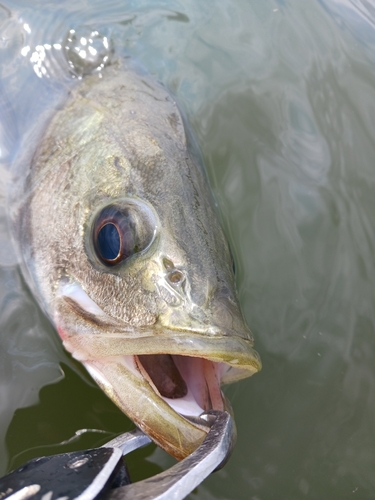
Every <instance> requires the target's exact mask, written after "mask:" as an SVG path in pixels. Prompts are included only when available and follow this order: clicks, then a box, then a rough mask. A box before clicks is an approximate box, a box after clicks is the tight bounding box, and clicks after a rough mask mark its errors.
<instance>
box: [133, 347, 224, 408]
mask: <svg viewBox="0 0 375 500" xmlns="http://www.w3.org/2000/svg"><path fill="white" fill-rule="evenodd" d="M135 362H136V365H137V367H138V369H139V371H140V372H141V374H142V376H143V377H144V378H145V379H146V380H147V381H148V383H149V384H150V385H151V386H152V388H153V389H154V391H155V392H156V393H157V394H158V395H159V396H160V397H162V398H163V399H164V400H165V401H167V402H168V403H169V405H170V406H172V408H174V409H175V410H176V411H178V412H179V413H181V414H182V415H186V416H199V414H200V412H204V411H209V410H223V409H224V403H223V396H222V393H221V390H220V379H219V370H220V366H219V364H218V363H214V362H212V361H209V360H207V359H204V358H198V357H197V358H193V357H190V356H179V355H171V354H144V355H139V356H135Z"/></svg>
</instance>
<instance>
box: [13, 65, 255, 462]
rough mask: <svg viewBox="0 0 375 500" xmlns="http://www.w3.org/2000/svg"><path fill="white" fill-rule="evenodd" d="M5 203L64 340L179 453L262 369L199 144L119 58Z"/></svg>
mask: <svg viewBox="0 0 375 500" xmlns="http://www.w3.org/2000/svg"><path fill="white" fill-rule="evenodd" d="M16 192H17V194H16V195H15V196H14V199H13V201H12V210H11V218H12V227H13V232H14V237H15V240H16V241H17V242H18V248H19V252H20V254H21V255H22V272H23V274H24V276H25V279H26V282H27V283H28V285H29V287H30V288H31V290H32V291H33V292H34V294H35V295H36V297H37V299H38V301H39V303H40V305H41V307H42V308H43V310H44V311H45V313H46V314H47V316H48V317H49V318H50V320H51V321H52V323H53V324H54V325H55V326H56V329H57V331H58V334H59V336H60V337H61V340H62V342H63V345H64V347H65V349H66V350H67V351H68V352H69V353H71V355H72V356H73V357H74V358H75V359H77V360H78V361H80V362H81V363H83V365H84V366H85V367H86V369H87V370H88V372H89V373H90V375H91V376H92V378H93V379H94V380H95V381H96V383H97V384H98V385H99V386H100V387H101V388H102V389H103V391H104V392H105V393H106V394H107V396H109V398H110V399H111V400H112V401H113V402H114V403H115V404H116V405H117V406H118V407H119V408H120V409H121V410H122V411H123V412H124V413H125V414H126V415H127V416H128V417H129V418H130V419H131V420H132V421H133V422H134V423H135V424H136V425H137V426H138V427H139V428H140V429H142V431H144V432H145V433H146V434H147V435H148V436H150V437H151V439H152V440H153V441H154V442H156V443H157V444H158V445H159V446H160V447H161V448H163V449H164V450H166V451H167V452H168V453H170V454H171V455H173V456H174V457H176V458H177V459H179V460H180V459H183V458H184V457H186V456H188V455H189V454H190V453H192V452H193V451H194V450H195V449H197V447H198V446H199V445H200V444H201V443H202V442H203V440H204V438H205V436H206V435H207V432H208V427H207V425H206V424H205V421H204V420H203V419H202V418H200V415H202V414H203V413H204V412H208V411H210V410H219V411H224V410H228V409H230V403H229V401H227V399H226V397H225V396H224V395H223V392H222V390H221V385H222V384H226V383H231V382H235V381H237V380H240V379H243V378H245V377H248V376H250V375H253V374H254V373H256V372H257V371H259V370H260V368H261V362H260V357H259V355H258V353H257V352H256V351H255V350H254V349H253V344H254V340H253V337H252V335H251V332H250V330H249V328H248V327H247V325H246V323H245V321H244V318H243V316H242V313H241V311H240V307H239V303H238V297H237V294H236V288H235V282H234V273H233V266H232V264H233V263H232V257H231V252H230V249H229V246H228V242H227V240H226V238H225V236H224V233H223V230H222V228H221V225H220V222H219V218H218V215H217V213H216V207H215V203H214V201H213V196H212V192H211V189H210V187H209V183H208V180H207V175H206V172H205V170H204V167H203V164H202V159H201V155H200V153H199V148H198V147H197V146H196V143H195V140H194V137H193V136H192V134H191V132H190V129H189V127H188V125H187V122H186V118H185V117H184V114H183V112H182V111H181V110H180V109H179V107H178V105H177V103H176V99H175V98H174V97H173V96H172V95H171V93H170V92H169V91H168V90H167V88H166V87H164V86H163V85H162V84H161V83H159V82H158V81H157V80H156V79H154V78H153V77H152V76H151V75H148V74H147V73H146V72H144V71H141V70H139V69H137V68H136V67H135V66H134V65H131V64H130V63H128V62H126V61H125V62H120V61H117V62H112V63H111V64H110V65H108V66H106V67H105V68H104V69H103V70H102V71H101V72H100V73H98V72H95V73H93V74H90V75H86V76H85V77H84V78H82V79H81V80H80V81H79V82H77V83H76V85H75V86H73V87H72V88H71V90H70V91H69V95H68V96H67V97H66V100H65V102H64V103H63V104H61V105H60V106H59V107H58V109H56V110H55V111H54V113H53V116H52V118H51V119H50V120H49V123H48V124H47V125H46V127H45V130H44V132H43V134H42V137H41V138H40V140H39V143H38V145H37V146H36V147H35V151H34V153H33V155H32V159H31V160H30V162H29V164H28V166H27V175H25V176H24V180H23V181H22V183H21V187H20V189H18V190H16Z"/></svg>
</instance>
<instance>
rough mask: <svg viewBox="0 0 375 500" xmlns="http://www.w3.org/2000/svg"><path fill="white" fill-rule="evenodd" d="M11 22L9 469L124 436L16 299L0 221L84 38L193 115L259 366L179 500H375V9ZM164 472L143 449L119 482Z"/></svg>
mask: <svg viewBox="0 0 375 500" xmlns="http://www.w3.org/2000/svg"><path fill="white" fill-rule="evenodd" d="M57 5H58V6H57ZM2 6H3V7H0V62H1V64H0V73H1V76H0V85H1V86H0V96H1V97H0V100H1V125H0V139H1V140H0V149H1V151H0V154H1V160H2V167H1V168H2V170H1V179H2V188H1V191H0V199H1V205H0V207H1V208H0V229H1V232H0V237H1V244H0V263H1V267H0V307H1V314H0V324H1V330H0V331H1V337H0V450H1V453H0V473H1V474H3V473H5V472H6V471H8V470H10V469H12V468H14V467H16V466H17V465H19V464H21V463H22V462H24V461H25V460H28V459H30V458H32V457H34V456H40V455H42V454H45V453H58V452H63V451H69V450H73V449H79V448H83V447H89V446H98V445H100V444H102V443H104V442H105V441H107V440H108V439H110V438H111V437H112V436H113V435H115V434H116V433H118V432H121V431H126V430H128V429H130V428H131V423H130V422H129V421H128V420H127V419H126V417H125V416H123V415H122V414H121V412H119V410H117V409H116V408H115V407H114V405H113V404H112V403H110V402H109V401H108V400H107V398H106V397H105V396H104V395H103V394H102V393H101V391H100V390H99V389H97V388H96V387H95V385H94V384H93V383H92V382H91V381H90V378H89V376H88V375H87V374H86V373H85V371H84V370H83V369H82V368H81V366H80V365H79V364H78V363H76V362H75V361H74V360H72V359H70V358H69V356H68V355H67V354H66V353H65V352H64V351H63V349H62V347H61V345H60V341H59V340H58V338H57V336H56V335H55V334H54V330H53V327H52V326H50V325H49V324H48V322H47V321H46V320H45V319H44V317H43V314H42V313H41V312H40V310H39V308H38V306H37V305H36V303H35V302H34V300H33V298H32V297H31V295H30V294H29V292H28V291H27V289H26V288H25V286H24V283H23V281H22V279H21V277H20V274H19V271H18V267H17V258H16V256H15V253H14V251H13V250H12V246H11V244H10V241H9V235H8V233H7V229H6V224H5V212H4V206H5V201H4V200H5V183H6V179H7V169H8V168H9V164H10V163H11V161H12V159H13V158H14V155H15V154H16V153H17V152H19V150H20V148H21V146H22V148H26V149H28V148H29V150H30V151H31V150H32V148H33V147H34V142H33V140H34V139H35V137H36V136H37V134H38V133H39V131H40V130H41V129H42V128H43V123H45V120H46V118H47V117H48V115H49V114H50V113H51V110H52V108H53V106H54V105H56V102H58V101H59V100H60V99H62V97H63V96H64V95H65V93H66V91H67V89H68V87H69V85H70V84H71V76H69V75H68V73H67V68H66V67H65V66H64V64H63V59H62V57H61V50H60V49H59V48H58V45H59V44H61V43H62V41H63V40H64V37H65V36H66V34H67V32H68V30H70V29H77V28H79V27H81V26H85V27H86V29H93V30H95V29H98V30H99V31H100V32H101V33H105V34H106V35H108V37H109V38H110V39H111V40H112V41H113V45H114V50H115V53H116V54H117V55H123V54H124V53H125V52H124V51H127V53H128V54H130V55H132V56H134V57H135V58H136V59H137V60H139V61H140V63H141V64H142V65H143V66H144V67H145V68H147V70H148V71H150V72H151V73H153V74H156V75H157V76H158V78H159V79H160V80H161V81H163V82H164V83H165V84H166V85H167V86H168V87H170V88H171V89H172V91H173V92H174V93H175V94H176V95H177V97H178V100H179V102H180V103H181V104H182V106H183V107H184V109H185V111H186V113H187V115H188V117H189V120H190V122H191V124H192V127H193V129H194V132H195V135H196V137H197V139H198V142H199V144H200V146H201V148H202V152H203V155H204V157H205V161H206V166H207V169H208V173H209V176H210V179H211V183H212V187H213V190H214V193H215V196H216V199H217V201H218V204H219V206H220V211H221V214H222V220H223V224H224V227H225V230H226V232H227V234H228V236H229V238H230V241H231V246H232V250H233V253H234V255H235V259H236V267H237V284H238V289H239V293H240V300H241V304H242V307H243V310H244V313H245V316H246V318H247V320H248V323H249V325H250V326H251V328H252V330H253V333H254V335H255V338H256V348H257V350H258V351H259V352H260V354H261V356H262V360H263V365H264V368H263V371H262V372H261V373H260V374H258V375H256V376H255V377H254V378H252V379H248V380H246V381H243V382H241V383H239V384H236V385H234V386H231V387H228V388H227V389H226V392H227V394H228V396H229V398H230V399H231V401H232V403H233V407H234V411H235V415H236V422H237V426H238V433H239V440H238V443H237V446H236V448H235V451H234V454H233V457H232V459H231V460H230V462H229V463H228V464H227V465H226V467H225V468H224V469H223V470H222V471H220V472H218V473H215V474H214V475H213V476H211V477H210V478H209V479H208V480H207V481H206V482H205V483H204V484H203V485H202V486H200V487H199V488H198V489H197V490H196V491H195V492H194V493H193V494H192V495H191V497H190V498H191V499H210V500H211V499H228V500H232V499H236V500H237V499H238V500H240V499H246V500H247V499H252V500H268V499H277V500H278V499H280V498H288V499H305V498H306V499H322V498H330V499H340V500H341V499H345V498H358V499H361V500H363V499H367V498H368V499H372V498H374V495H375V493H374V492H375V476H374V470H375V454H374V449H375V404H374V403H375V373H374V372H375V363H374V359H375V342H374V339H375V308H374V299H375V287H374V278H375V275H374V257H373V256H374V247H375V228H374V222H373V214H374V213H375V196H374V188H375V179H374V170H375V166H374V158H375V137H374V136H375V67H374V64H375V57H374V54H375V51H374V45H375V8H374V7H373V4H372V3H370V2H369V1H366V0H320V2H301V1H300V0H279V1H276V0H273V1H272V0H262V2H260V1H258V0H248V1H247V2H243V1H242V0H220V1H219V0H216V1H214V0H211V1H207V2H198V1H196V0H189V1H184V2H182V1H181V2H170V1H167V0H165V1H161V0H152V1H151V0H148V1H147V0H137V1H129V2H126V3H124V2H121V1H120V0H118V1H113V2H109V1H104V0H96V1H91V2H87V3H86V2H85V1H84V0H75V1H74V2H73V1H68V0H66V1H65V2H58V4H57V2H53V1H49V2H46V1H42V0H39V1H37V2H30V1H27V0H12V1H11V0H2ZM56 44H57V45H56ZM55 45H56V47H57V48H56V47H55ZM26 47H29V48H28V49H27V48H26ZM48 47H49V48H48ZM32 57H33V60H32V61H30V59H31V58H32ZM21 141H22V144H21ZM46 216H48V214H47V215H46ZM169 463H170V462H169V461H168V458H167V457H166V456H165V455H164V454H163V453H161V452H159V451H158V450H156V449H155V448H146V449H145V450H142V451H141V452H138V454H137V455H136V456H135V457H133V458H132V459H130V460H129V467H130V469H131V472H132V473H133V477H134V479H137V478H139V477H144V476H145V475H147V474H154V473H156V472H158V471H160V470H161V468H162V467H164V466H167V465H168V464H169Z"/></svg>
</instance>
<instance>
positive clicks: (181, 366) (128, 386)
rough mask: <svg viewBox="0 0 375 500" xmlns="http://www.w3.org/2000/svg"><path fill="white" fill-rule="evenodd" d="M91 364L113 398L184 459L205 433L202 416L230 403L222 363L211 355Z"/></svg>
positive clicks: (103, 360) (129, 358)
mask: <svg viewBox="0 0 375 500" xmlns="http://www.w3.org/2000/svg"><path fill="white" fill-rule="evenodd" d="M85 366H86V368H87V370H88V371H89V373H90V374H91V376H92V377H93V378H94V380H95V381H96V382H97V383H98V385H99V386H100V387H101V388H102V389H103V390H104V391H105V392H106V394H107V395H108V396H109V397H110V398H111V399H112V400H113V402H114V403H115V404H116V405H117V406H119V407H120V408H121V409H122V410H123V411H124V413H126V414H127V415H128V416H129V418H130V419H131V420H133V421H134V423H135V424H136V425H137V426H138V427H140V428H141V429H142V430H143V431H144V432H145V433H146V434H148V435H149V436H150V437H151V438H152V439H153V440H154V441H155V442H156V443H157V444H158V445H159V446H161V447H162V448H163V449H165V450H166V451H167V452H169V453H170V454H172V455H173V456H175V457H176V458H178V459H181V458H184V457H185V456H187V455H189V454H190V453H192V452H193V451H194V450H195V449H196V448H197V447H198V446H199V445H200V444H201V442H202V441H203V439H204V438H205V436H206V433H207V432H208V427H207V423H206V422H205V421H204V420H203V419H200V418H199V417H200V415H201V414H202V413H204V412H207V411H209V410H224V409H225V407H226V404H225V398H224V396H223V395H222V392H221V390H220V371H221V369H222V368H221V367H220V364H219V363H214V362H212V361H209V360H207V359H203V358H192V357H188V356H180V355H176V356H175V355H173V356H171V355H166V354H162V355H158V354H155V355H142V356H116V357H110V358H101V359H95V360H90V361H86V362H85ZM163 370H164V372H163ZM163 378H164V380H163Z"/></svg>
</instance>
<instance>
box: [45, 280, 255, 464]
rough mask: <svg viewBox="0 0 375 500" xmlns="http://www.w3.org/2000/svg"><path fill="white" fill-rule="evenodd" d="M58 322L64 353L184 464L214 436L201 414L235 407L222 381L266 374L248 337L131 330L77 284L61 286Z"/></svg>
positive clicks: (159, 329)
mask: <svg viewBox="0 0 375 500" xmlns="http://www.w3.org/2000/svg"><path fill="white" fill-rule="evenodd" d="M54 320H55V323H56V325H57V328H58V331H59V334H60V336H61V338H62V340H63V342H64V346H65V348H66V349H67V350H68V351H69V352H71V353H72V355H73V356H74V357H75V358H76V359H78V360H79V361H81V362H82V363H83V364H84V365H85V366H86V368H87V370H88V371H89V373H90V374H91V375H92V377H93V378H94V380H95V381H96V382H97V383H98V385H99V386H100V387H101V388H102V389H103V390H104V391H105V392H106V394H107V395H108V396H109V397H110V398H111V399H112V400H113V401H114V403H115V404H116V405H117V406H119V407H120V408H121V409H122V410H123V411H124V413H126V414H127V415H128V416H129V417H130V418H131V419H132V420H133V421H134V422H135V423H136V425H137V426H139V427H140V428H141V429H142V430H143V431H144V432H145V433H146V434H148V435H149V436H150V437H151V438H152V439H153V440H154V441H155V442H156V443H157V444H158V445H160V446H161V447H162V448H164V449H165V450H166V451H167V452H169V453H170V454H172V455H174V456H175V457H176V458H178V459H181V458H184V457H185V456H187V455H189V454H190V453H192V452H193V451H194V450H195V449H196V448H197V447H198V446H199V445H200V443H201V442H202V441H203V439H204V437H205V435H206V432H207V431H208V428H206V427H205V424H204V422H203V421H202V424H201V425H200V424H199V423H198V424H197V421H198V422H199V421H200V420H199V419H198V420H197V417H199V415H200V414H201V413H203V412H205V411H208V410H210V409H215V410H223V409H226V408H227V407H228V403H227V401H226V399H225V397H224V396H223V394H222V392H221V390H220V384H221V383H223V382H230V381H234V380H238V379H239V378H243V377H244V376H249V375H251V374H253V373H255V372H256V371H258V370H259V369H260V361H259V357H258V355H257V353H256V352H255V351H253V350H252V347H251V341H250V340H249V339H244V338H241V337H238V336H233V335H232V336H231V335H228V334H226V335H223V334H221V335H219V334H214V335H212V333H211V334H207V332H206V333H205V332H203V331H192V330H189V329H180V330H178V329H174V328H170V327H169V328H168V327H166V326H165V325H161V324H155V325H152V326H148V327H145V328H129V327H128V326H126V325H124V324H122V323H121V322H119V321H118V320H114V319H113V318H111V317H109V316H108V315H106V314H105V312H104V311H103V310H102V309H101V308H100V307H99V306H98V305H97V304H96V303H95V302H94V301H92V299H90V297H89V296H88V295H87V294H86V293H85V292H84V291H83V289H82V288H81V287H80V286H79V285H78V284H77V283H69V284H66V285H65V286H64V287H63V288H62V291H61V293H60V294H59V295H58V297H57V299H56V303H55V317H54ZM189 417H191V418H193V419H195V421H194V422H191V421H189Z"/></svg>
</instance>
